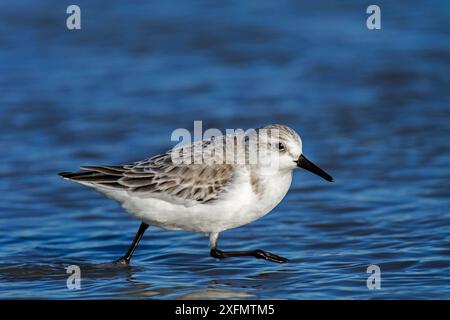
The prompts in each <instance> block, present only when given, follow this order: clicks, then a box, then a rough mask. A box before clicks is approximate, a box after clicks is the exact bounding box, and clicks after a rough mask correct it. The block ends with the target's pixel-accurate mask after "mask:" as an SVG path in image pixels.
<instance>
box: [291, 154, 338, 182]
mask: <svg viewBox="0 0 450 320" xmlns="http://www.w3.org/2000/svg"><path fill="white" fill-rule="evenodd" d="M295 162H296V163H297V167H299V168H303V169H305V170H308V171H310V172H312V173H315V174H317V175H318V176H320V177H322V178H324V179H325V180H327V181H330V182H333V181H334V180H333V178H332V177H331V176H330V175H329V174H328V173H326V172H325V171H323V170H322V169H320V168H319V167H318V166H316V165H315V164H314V163H312V162H311V161H309V160H308V159H306V157H305V156H304V155H301V156H300V157H298V160H297V161H295Z"/></svg>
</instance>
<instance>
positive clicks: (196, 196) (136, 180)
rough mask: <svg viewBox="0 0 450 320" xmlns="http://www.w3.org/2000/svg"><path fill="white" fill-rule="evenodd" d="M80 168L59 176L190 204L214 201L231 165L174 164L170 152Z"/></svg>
mask: <svg viewBox="0 0 450 320" xmlns="http://www.w3.org/2000/svg"><path fill="white" fill-rule="evenodd" d="M81 169H82V170H84V171H83V172H75V173H70V172H63V173H60V175H61V176H63V177H64V178H67V179H70V180H73V181H76V182H80V183H83V184H86V185H89V186H92V187H94V188H98V187H100V188H101V187H103V188H111V189H117V190H125V191H129V192H132V193H133V194H135V195H137V196H139V197H158V198H166V197H167V196H169V197H172V198H175V199H178V200H180V201H182V202H186V201H191V202H192V201H193V202H194V204H195V203H205V202H208V201H211V200H214V199H217V198H218V197H219V196H220V195H221V194H222V193H224V192H225V191H226V190H227V188H228V186H229V185H230V182H231V180H232V177H233V166H231V165H228V164H217V163H216V164H191V165H186V164H174V163H173V162H172V158H171V153H170V151H169V152H168V153H165V154H162V155H157V156H155V157H152V158H149V159H146V160H142V161H138V162H135V163H133V164H128V165H123V166H83V167H81Z"/></svg>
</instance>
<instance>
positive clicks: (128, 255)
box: [115, 222, 148, 265]
mask: <svg viewBox="0 0 450 320" xmlns="http://www.w3.org/2000/svg"><path fill="white" fill-rule="evenodd" d="M147 228H148V224H146V223H144V222H142V223H141V225H140V226H139V230H138V231H137V232H136V235H135V236H134V240H133V242H132V243H131V246H130V248H129V249H128V251H127V253H126V254H125V255H124V256H123V257H122V258H120V259H119V260H116V261H115V263H116V264H122V265H128V264H129V263H130V260H131V256H132V255H133V253H134V251H135V250H136V248H137V246H138V244H139V241H141V239H142V236H143V235H144V232H145V230H147Z"/></svg>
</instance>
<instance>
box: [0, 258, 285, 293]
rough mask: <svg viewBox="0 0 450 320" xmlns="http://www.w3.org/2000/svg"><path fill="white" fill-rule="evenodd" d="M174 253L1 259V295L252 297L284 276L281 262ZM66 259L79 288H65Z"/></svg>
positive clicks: (68, 275)
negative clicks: (97, 259)
mask: <svg viewBox="0 0 450 320" xmlns="http://www.w3.org/2000/svg"><path fill="white" fill-rule="evenodd" d="M173 255H174V256H176V255H175V254H173ZM177 256H178V258H179V260H178V261H177V262H174V261H170V260H171V259H170V257H166V258H168V260H169V261H162V260H158V259H157V258H154V257H153V258H148V259H145V260H142V259H139V260H138V259H137V260H136V261H134V262H132V264H131V265H117V264H115V263H114V262H101V263H91V262H88V261H83V260H81V261H80V260H76V259H73V258H72V259H67V260H65V259H64V260H61V259H56V260H55V259H48V258H47V259H38V260H34V261H33V263H30V262H29V261H28V262H27V261H15V262H3V263H0V287H3V286H5V287H8V289H9V292H10V296H5V297H3V298H6V299H8V298H14V299H17V298H19V299H20V298H25V299H26V298H32V299H47V298H50V297H51V298H52V299H58V297H59V299H145V298H156V299H159V298H163V299H167V298H169V299H181V300H185V299H254V298H258V296H259V291H261V290H265V286H273V285H275V286H277V285H276V284H275V283H276V282H280V281H279V280H281V282H283V280H284V279H285V278H286V277H288V274H286V270H285V269H284V268H282V267H281V268H280V267H279V266H277V267H274V266H272V265H268V266H267V265H264V262H262V261H261V262H257V261H253V260H250V259H249V260H246V261H237V260H234V261H232V260H231V259H230V260H229V261H214V260H213V259H210V258H208V260H207V258H205V257H201V256H199V257H192V256H189V257H187V256H188V255H186V257H184V258H186V259H185V260H184V259H182V258H183V257H180V256H179V255H177ZM183 256H184V254H183ZM189 258H190V259H189ZM197 258H198V259H197ZM180 260H183V261H190V262H186V263H184V262H183V263H181V262H180ZM259 263H263V265H260V266H261V272H258V271H256V270H258V269H257V268H255V265H254V264H258V265H259ZM71 265H75V266H78V267H79V268H80V279H81V288H80V289H78V290H70V289H69V288H68V282H71V281H72V280H70V276H71V275H72V274H73V273H70V272H69V273H68V271H67V268H68V267H69V266H71ZM8 284H11V285H8ZM16 285H17V286H22V287H23V286H26V287H29V288H30V293H29V294H25V295H23V294H22V295H21V296H17V295H15V290H14V286H16ZM37 288H39V291H37V290H36V289H37Z"/></svg>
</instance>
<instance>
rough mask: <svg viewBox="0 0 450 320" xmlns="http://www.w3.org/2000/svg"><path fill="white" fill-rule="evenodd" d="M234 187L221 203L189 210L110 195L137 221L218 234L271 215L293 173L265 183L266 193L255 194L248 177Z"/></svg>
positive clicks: (241, 179) (129, 197) (161, 201)
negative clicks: (268, 214)
mask: <svg viewBox="0 0 450 320" xmlns="http://www.w3.org/2000/svg"><path fill="white" fill-rule="evenodd" d="M237 179H238V181H234V182H233V185H234V187H233V188H231V189H230V190H229V191H227V193H226V194H225V195H224V196H223V197H221V198H220V199H218V200H213V201H210V202H206V203H204V204H197V205H194V206H185V205H183V204H174V203H171V202H168V201H165V200H160V199H155V198H138V197H132V196H130V194H125V192H124V191H120V192H122V194H120V195H119V194H114V195H112V194H110V195H109V196H110V197H112V198H115V199H116V200H119V202H121V204H122V206H123V207H124V208H125V209H126V210H127V211H128V213H129V214H130V215H132V216H133V217H135V218H137V219H139V220H141V221H144V222H145V223H147V224H149V225H153V226H157V227H160V228H163V229H169V230H190V231H194V232H200V233H206V234H209V233H216V232H221V231H224V230H227V229H231V228H236V227H239V226H242V225H244V224H247V223H250V222H252V221H255V220H257V219H259V218H261V217H263V216H264V215H266V214H267V213H269V212H270V211H271V210H272V209H273V208H274V207H275V206H276V205H277V204H278V203H280V201H281V200H282V199H283V198H284V196H285V195H286V193H287V191H288V190H289V187H290V185H291V181H292V173H291V172H288V173H286V174H285V175H276V176H275V175H274V176H269V177H265V178H263V179H261V181H260V183H261V186H262V192H261V193H260V194H259V195H258V194H255V192H254V190H253V188H252V186H251V184H250V178H249V175H248V174H242V175H240V177H239V178H237Z"/></svg>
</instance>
